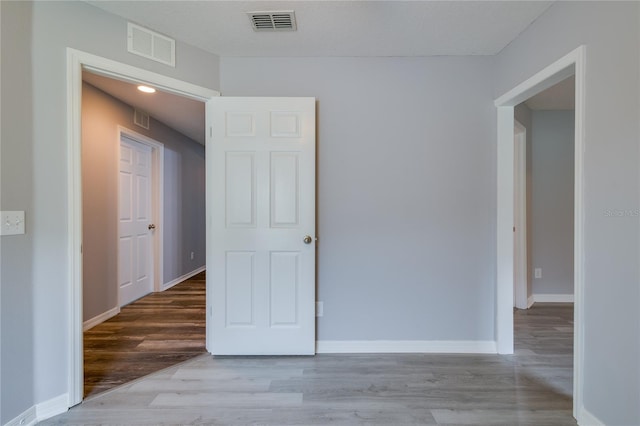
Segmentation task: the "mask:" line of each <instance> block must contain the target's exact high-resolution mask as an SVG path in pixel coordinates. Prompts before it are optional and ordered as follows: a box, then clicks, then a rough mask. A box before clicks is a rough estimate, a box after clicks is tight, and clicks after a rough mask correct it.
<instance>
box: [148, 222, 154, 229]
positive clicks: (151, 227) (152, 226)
mask: <svg viewBox="0 0 640 426" xmlns="http://www.w3.org/2000/svg"><path fill="white" fill-rule="evenodd" d="M147 228H149V229H156V226H155V225H154V224H153V223H152V224H151V225H149V226H147Z"/></svg>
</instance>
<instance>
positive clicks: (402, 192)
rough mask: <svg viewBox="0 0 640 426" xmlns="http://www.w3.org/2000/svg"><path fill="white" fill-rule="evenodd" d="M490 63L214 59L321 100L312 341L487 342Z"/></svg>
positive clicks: (490, 324)
mask: <svg viewBox="0 0 640 426" xmlns="http://www.w3.org/2000/svg"><path fill="white" fill-rule="evenodd" d="M492 69H493V68H492V59H491V58H482V57H477V58H325V59H320V58H313V59H310V58H299V59H293V58H254V59H250V58H221V70H220V75H221V88H222V93H223V94H224V95H229V96H246V95H253V96H270V95H278V96H315V97H317V99H318V104H317V105H318V126H319V128H318V175H317V179H318V184H317V185H318V203H317V206H318V216H317V219H318V236H319V245H318V281H317V286H318V290H317V294H318V296H317V297H318V300H320V301H323V302H324V316H323V317H322V318H318V339H319V340H376V339H389V340H494V311H495V303H494V299H495V290H494V288H495V271H494V269H495V266H494V265H495V250H494V249H492V247H495V224H494V222H495V168H496V164H495V120H496V118H495V117H496V115H495V114H496V113H495V108H494V107H493V105H492V93H491V85H490V84H487V82H489V81H491V78H492Z"/></svg>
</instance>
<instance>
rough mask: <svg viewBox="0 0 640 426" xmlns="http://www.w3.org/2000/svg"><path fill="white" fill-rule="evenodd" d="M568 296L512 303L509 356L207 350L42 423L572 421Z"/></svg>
mask: <svg viewBox="0 0 640 426" xmlns="http://www.w3.org/2000/svg"><path fill="white" fill-rule="evenodd" d="M572 318H573V308H572V306H571V305H555V304H553V305H544V304H542V305H540V304H536V305H535V306H534V307H533V308H532V309H530V310H528V311H516V312H515V332H516V333H515V349H516V351H515V354H514V355H486V354H482V355H473V354H339V355H329V354H323V355H317V356H314V357H269V356H267V357H215V358H214V357H212V356H210V355H207V354H204V355H199V356H197V357H195V358H193V359H191V360H189V361H186V362H183V363H181V364H179V365H176V366H173V367H169V368H167V369H165V370H162V371H160V372H158V373H155V374H152V375H150V376H148V377H145V378H141V379H138V380H136V381H135V382H133V383H130V384H128V385H126V386H121V387H118V388H116V389H114V390H112V391H110V392H107V393H105V394H102V395H99V396H96V397H92V398H90V399H89V400H87V401H86V402H84V403H83V404H81V405H79V406H77V407H74V408H72V409H71V410H70V411H69V412H68V413H65V414H62V415H60V416H57V417H55V418H53V419H49V420H47V421H45V422H43V424H44V425H55V424H127V425H164V424H173V425H178V424H180V425H187V424H208V425H254V424H260V425H436V424H438V425H531V426H533V425H536V426H541V425H554V426H555V425H558V426H563V425H575V424H576V422H575V420H574V419H573V417H572V395H571V392H572V374H573V365H572V361H573V357H572V344H573V336H572V334H573V333H572V332H570V331H569V330H570V329H572Z"/></svg>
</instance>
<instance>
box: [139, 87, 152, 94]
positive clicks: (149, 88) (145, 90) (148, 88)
mask: <svg viewBox="0 0 640 426" xmlns="http://www.w3.org/2000/svg"><path fill="white" fill-rule="evenodd" d="M138 90H139V91H141V92H144V93H156V89H154V88H153V87H149V86H138Z"/></svg>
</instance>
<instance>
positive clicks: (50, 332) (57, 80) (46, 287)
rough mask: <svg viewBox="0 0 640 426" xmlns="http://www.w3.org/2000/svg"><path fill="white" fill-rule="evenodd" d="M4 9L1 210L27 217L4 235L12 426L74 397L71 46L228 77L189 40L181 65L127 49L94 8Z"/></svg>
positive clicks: (5, 382)
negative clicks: (38, 407) (36, 409)
mask: <svg viewBox="0 0 640 426" xmlns="http://www.w3.org/2000/svg"><path fill="white" fill-rule="evenodd" d="M0 7H2V35H3V37H2V79H3V85H2V88H3V91H2V103H3V108H2V114H3V118H2V132H3V135H2V163H3V164H2V197H3V199H2V202H3V206H2V207H3V208H12V209H24V210H26V211H27V221H28V222H27V235H25V236H22V237H15V238H11V239H9V238H5V237H2V245H3V247H2V254H3V257H2V310H1V315H2V318H1V323H2V340H3V344H2V351H3V353H2V358H1V362H2V365H1V370H2V372H3V373H2V374H3V376H2V401H1V406H2V413H1V418H0V422H2V423H5V422H7V421H8V420H10V419H12V418H13V417H15V416H16V415H18V414H19V413H21V412H23V411H24V410H26V409H27V408H29V407H31V406H33V405H34V404H35V403H40V402H43V401H47V400H49V399H51V398H54V397H57V396H59V395H63V394H66V393H67V391H68V389H67V377H68V371H67V366H68V364H67V357H68V346H69V342H68V339H67V330H68V326H69V325H68V324H67V319H68V311H69V306H68V303H67V301H68V297H69V294H68V290H69V284H68V283H69V277H68V274H67V265H68V260H69V259H68V255H67V246H68V237H67V235H68V230H67V226H66V223H67V152H66V147H67V131H66V125H67V116H66V111H67V110H66V103H67V101H66V83H65V82H66V50H65V49H66V47H73V48H76V49H79V50H83V51H85V52H89V53H93V54H96V55H100V56H103V57H107V58H109V59H113V60H116V61H119V62H124V63H127V64H130V65H133V66H136V67H139V68H144V69H148V70H151V71H154V72H158V73H162V74H165V75H168V76H171V77H177V78H179V79H182V80H186V81H189V82H191V83H194V84H198V85H200V86H204V87H208V88H211V89H218V81H219V79H218V72H217V71H218V58H217V57H216V56H215V55H212V54H209V53H206V52H204V51H202V50H199V49H196V48H194V47H190V46H188V45H185V44H183V43H180V42H178V43H177V61H178V64H177V66H176V67H175V68H171V67H168V66H165V65H162V64H158V63H155V62H153V61H149V60H146V59H144V58H140V57H137V56H134V55H131V54H129V53H127V51H126V21H124V20H122V19H121V18H118V17H116V16H114V15H110V14H107V13H104V12H102V11H100V10H98V9H96V8H95V7H93V6H90V5H88V4H86V3H82V2H35V3H29V2H15V3H14V2H0ZM7 105H11V109H10V108H8V107H7ZM5 135H6V136H5ZM5 164H6V165H7V166H6V167H5ZM9 253H10V254H9Z"/></svg>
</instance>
